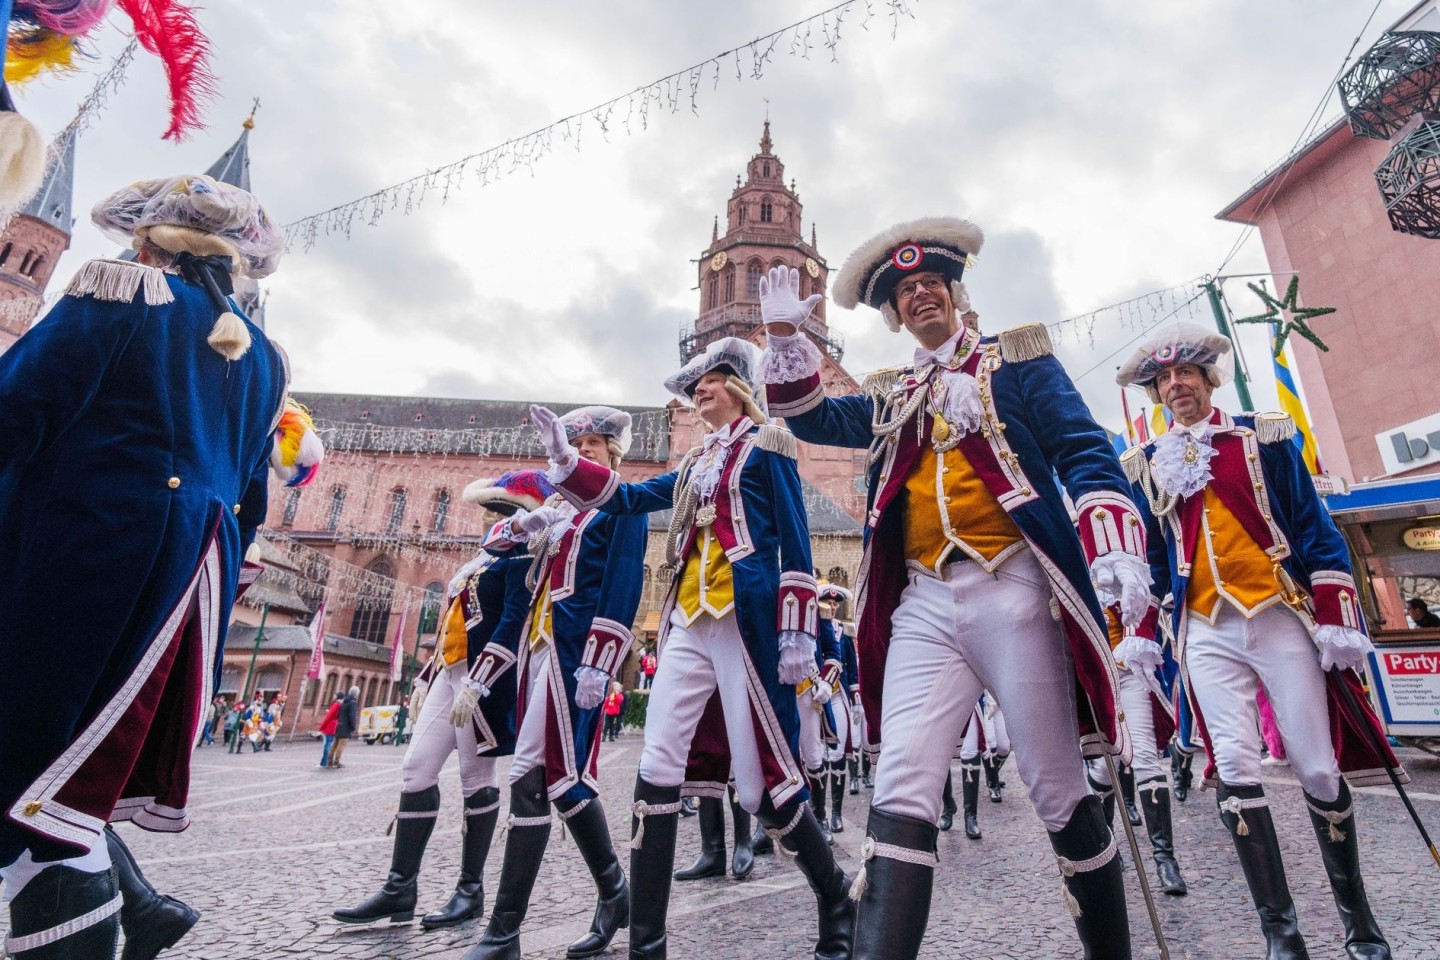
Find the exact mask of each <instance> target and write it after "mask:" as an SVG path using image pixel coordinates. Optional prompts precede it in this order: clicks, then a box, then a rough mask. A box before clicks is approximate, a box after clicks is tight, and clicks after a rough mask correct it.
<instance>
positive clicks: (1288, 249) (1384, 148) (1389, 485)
mask: <svg viewBox="0 0 1440 960" xmlns="http://www.w3.org/2000/svg"><path fill="white" fill-rule="evenodd" d="M1391 29H1392V30H1414V29H1422V30H1423V29H1429V30H1440V12H1437V11H1436V10H1435V3H1434V0H1427V2H1426V3H1422V4H1420V5H1419V6H1417V7H1415V8H1414V9H1412V10H1411V11H1410V12H1409V13H1408V14H1407V15H1406V16H1405V17H1404V18H1402V19H1401V21H1400V22H1398V23H1397V24H1396V25H1395V26H1394V27H1392V28H1391ZM1389 149H1390V145H1389V144H1387V143H1385V142H1383V141H1379V140H1373V139H1367V138H1364V137H1359V136H1356V135H1355V134H1353V133H1352V132H1351V129H1350V126H1349V124H1348V123H1347V122H1346V121H1345V120H1344V119H1341V120H1339V121H1337V122H1335V123H1332V124H1330V125H1329V126H1328V127H1326V128H1325V129H1324V130H1322V131H1321V132H1320V133H1319V134H1317V135H1316V136H1315V137H1313V138H1312V139H1311V140H1310V141H1309V142H1308V143H1306V144H1305V145H1303V146H1302V147H1300V148H1299V149H1298V150H1296V151H1295V152H1294V153H1293V154H1291V155H1290V156H1289V157H1287V158H1285V160H1284V161H1282V162H1281V163H1280V164H1279V165H1277V166H1276V167H1274V168H1273V169H1271V170H1270V171H1268V172H1267V173H1266V174H1264V176H1262V177H1261V178H1260V179H1259V180H1257V181H1256V182H1255V183H1254V185H1252V186H1251V187H1250V188H1249V189H1248V190H1246V191H1245V193H1243V194H1242V195H1241V196H1240V197H1238V198H1237V199H1236V200H1234V201H1233V202H1232V203H1230V204H1229V205H1228V206H1227V207H1226V208H1225V209H1224V210H1222V211H1221V212H1220V214H1219V217H1220V219H1222V220H1230V221H1234V222H1237V223H1245V224H1251V225H1253V226H1256V227H1258V229H1259V232H1260V237H1261V240H1262V241H1263V243H1264V246H1265V255H1266V258H1267V259H1268V261H1269V265H1270V269H1271V271H1272V272H1273V273H1274V274H1275V283H1276V287H1277V288H1278V289H1282V290H1283V289H1284V288H1285V286H1286V285H1287V284H1288V283H1289V282H1290V277H1291V275H1292V274H1295V273H1298V274H1299V276H1300V280H1301V283H1300V290H1301V294H1302V297H1303V299H1304V301H1305V305H1307V306H1333V307H1336V308H1337V312H1336V313H1334V314H1331V315H1329V316H1326V317H1322V318H1320V319H1319V320H1317V321H1316V324H1315V331H1316V333H1318V334H1319V335H1320V336H1321V337H1322V338H1323V339H1324V340H1325V342H1326V343H1327V344H1328V345H1329V347H1330V349H1329V351H1328V352H1321V351H1320V350H1318V349H1316V348H1315V347H1314V346H1312V345H1311V344H1309V343H1307V342H1305V341H1304V340H1302V339H1301V338H1299V337H1291V338H1290V339H1289V347H1290V350H1291V351H1292V355H1293V356H1294V359H1295V366H1296V368H1297V372H1298V373H1299V375H1300V378H1301V381H1302V383H1303V387H1304V391H1305V398H1306V401H1307V405H1308V407H1309V410H1310V419H1311V425H1312V428H1313V430H1314V433H1315V437H1316V440H1317V442H1318V445H1319V449H1320V456H1321V457H1322V458H1323V460H1324V461H1325V465H1326V467H1327V469H1328V471H1329V472H1330V473H1331V474H1332V475H1334V476H1338V477H1342V478H1344V479H1345V480H1347V481H1349V482H1350V483H1351V484H1353V485H1354V488H1353V489H1352V491H1351V492H1350V493H1349V494H1348V495H1343V496H1331V497H1329V498H1328V503H1329V506H1330V508H1331V511H1332V513H1333V514H1334V516H1335V518H1336V520H1337V522H1339V523H1340V524H1341V526H1342V528H1343V529H1344V531H1345V533H1346V534H1347V536H1348V537H1349V539H1350V543H1351V546H1352V548H1353V550H1354V551H1355V553H1356V555H1357V559H1358V560H1359V561H1360V563H1358V564H1357V567H1359V568H1360V570H1361V571H1362V573H1363V572H1364V571H1366V570H1368V571H1369V574H1370V576H1369V578H1367V579H1368V583H1369V585H1370V586H1371V587H1372V588H1373V593H1372V594H1371V595H1370V596H1368V597H1367V598H1366V599H1367V601H1368V604H1367V605H1368V606H1369V608H1370V610H1369V613H1370V620H1371V623H1372V625H1374V626H1377V627H1379V628H1380V629H1379V633H1380V634H1381V635H1382V636H1383V635H1384V633H1385V632H1387V631H1403V630H1405V628H1406V627H1407V621H1406V619H1405V613H1404V609H1403V599H1404V598H1405V597H1408V596H1411V595H1414V594H1415V593H1417V592H1418V593H1421V594H1424V595H1428V596H1430V597H1432V598H1434V599H1440V590H1437V589H1436V583H1435V580H1434V579H1433V578H1435V577H1437V576H1440V552H1436V551H1435V550H1434V548H1431V547H1429V543H1430V541H1431V540H1435V541H1436V542H1437V544H1440V531H1436V537H1428V536H1426V535H1422V534H1423V533H1424V531H1425V530H1426V529H1428V528H1429V527H1433V526H1435V520H1436V519H1437V515H1440V377H1437V370H1440V312H1437V310H1436V305H1435V291H1436V290H1437V289H1440V241H1435V240H1428V239H1421V238H1418V237H1414V236H1408V235H1405V234H1401V233H1397V232H1395V231H1394V230H1393V229H1391V226H1390V222H1389V220H1388V218H1387V214H1386V209H1385V204H1384V202H1383V200H1382V198H1381V195H1380V192H1379V190H1378V189H1377V186H1376V180H1375V169H1376V167H1377V166H1379V164H1380V162H1381V160H1382V159H1384V157H1385V156H1386V154H1387V153H1388V152H1389ZM1422 541H1423V542H1424V543H1425V544H1426V549H1417V548H1416V547H1414V546H1413V545H1412V544H1414V543H1418V542H1422Z"/></svg>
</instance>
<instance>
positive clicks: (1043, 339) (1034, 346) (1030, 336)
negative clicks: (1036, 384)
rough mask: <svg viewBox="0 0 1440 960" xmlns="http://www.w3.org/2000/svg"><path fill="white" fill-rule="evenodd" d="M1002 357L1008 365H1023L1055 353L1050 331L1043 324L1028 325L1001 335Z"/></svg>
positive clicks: (1006, 331)
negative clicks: (1028, 361)
mask: <svg viewBox="0 0 1440 960" xmlns="http://www.w3.org/2000/svg"><path fill="white" fill-rule="evenodd" d="M999 340H1000V356H1001V357H1002V358H1003V359H1004V360H1005V362H1006V363H1023V362H1025V361H1026V360H1034V359H1035V358H1037V357H1046V356H1049V355H1050V354H1052V353H1054V352H1055V347H1054V345H1053V344H1052V343H1051V342H1050V331H1049V330H1048V329H1047V328H1046V327H1045V324H1043V323H1027V324H1026V325H1025V326H1023V327H1016V328H1015V329H1014V330H1004V331H1002V332H1001V333H1000V336H999Z"/></svg>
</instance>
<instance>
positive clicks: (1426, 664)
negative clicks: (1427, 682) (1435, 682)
mask: <svg viewBox="0 0 1440 960" xmlns="http://www.w3.org/2000/svg"><path fill="white" fill-rule="evenodd" d="M1385 672H1386V673H1389V674H1391V675H1392V676H1414V675H1416V674H1440V653H1387V654H1385Z"/></svg>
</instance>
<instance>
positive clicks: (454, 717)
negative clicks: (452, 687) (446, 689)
mask: <svg viewBox="0 0 1440 960" xmlns="http://www.w3.org/2000/svg"><path fill="white" fill-rule="evenodd" d="M479 686H480V685H479V684H478V683H476V682H475V681H474V680H466V681H465V682H464V683H462V684H460V689H459V690H456V691H455V702H454V703H453V704H451V705H450V722H451V723H453V724H454V725H455V726H457V727H467V726H469V725H470V721H471V720H473V719H475V708H476V707H478V706H479V705H480V691H479V689H477V688H478V687H479Z"/></svg>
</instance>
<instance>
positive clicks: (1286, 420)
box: [1255, 413, 1295, 443]
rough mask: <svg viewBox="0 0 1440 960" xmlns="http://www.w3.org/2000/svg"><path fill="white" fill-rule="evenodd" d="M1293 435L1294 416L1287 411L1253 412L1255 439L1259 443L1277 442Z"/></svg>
mask: <svg viewBox="0 0 1440 960" xmlns="http://www.w3.org/2000/svg"><path fill="white" fill-rule="evenodd" d="M1294 436H1295V418H1294V417H1292V416H1290V414H1288V413H1257V414H1255V439H1257V440H1259V441H1260V442H1261V443H1279V442H1280V441H1282V440H1289V439H1291V438H1293V437H1294Z"/></svg>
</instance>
